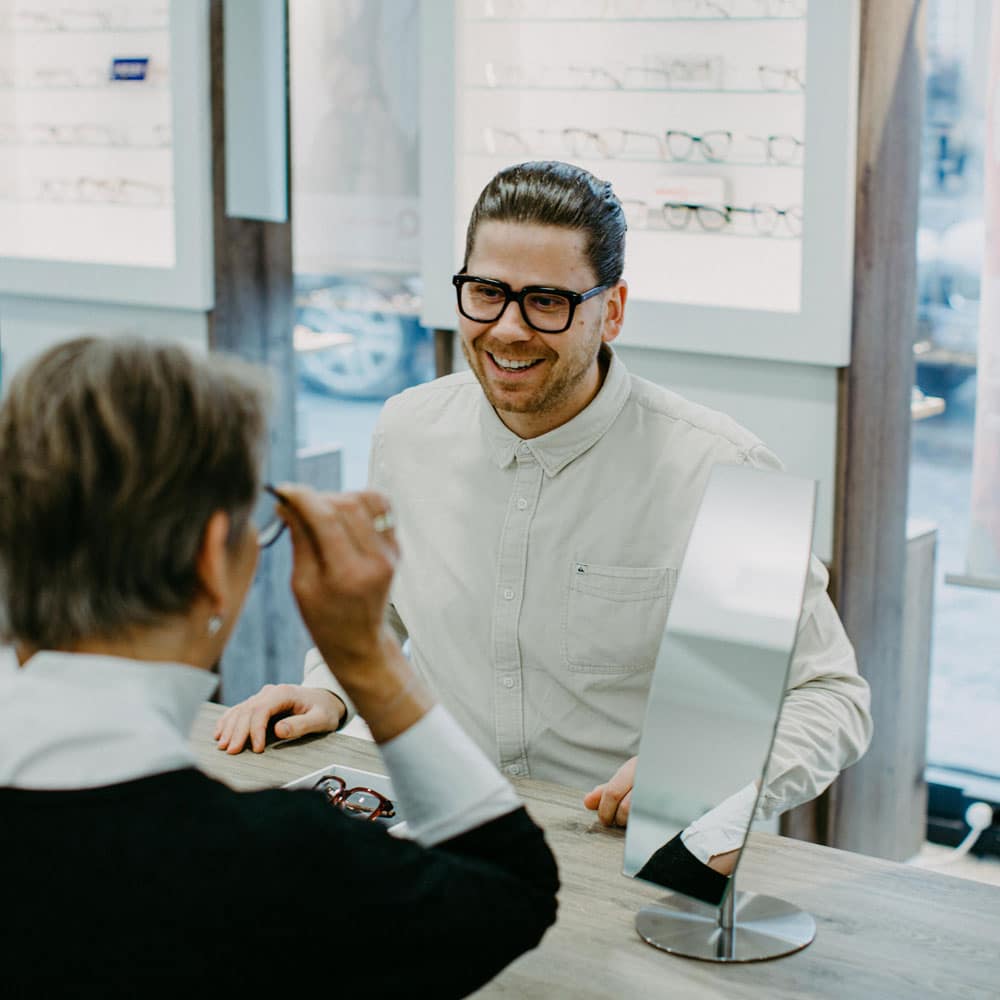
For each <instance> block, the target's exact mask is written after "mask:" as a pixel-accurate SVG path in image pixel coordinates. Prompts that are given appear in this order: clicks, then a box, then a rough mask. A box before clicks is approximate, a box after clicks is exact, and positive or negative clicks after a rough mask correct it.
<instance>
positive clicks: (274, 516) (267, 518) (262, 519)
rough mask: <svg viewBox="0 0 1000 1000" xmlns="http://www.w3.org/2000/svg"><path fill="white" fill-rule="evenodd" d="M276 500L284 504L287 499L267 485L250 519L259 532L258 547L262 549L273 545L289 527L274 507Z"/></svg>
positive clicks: (262, 490)
mask: <svg viewBox="0 0 1000 1000" xmlns="http://www.w3.org/2000/svg"><path fill="white" fill-rule="evenodd" d="M275 500H277V501H278V503H284V500H285V498H284V497H283V496H282V495H281V494H280V493H279V492H278V491H277V490H276V489H275V488H274V487H273V486H272V485H271V484H270V483H265V484H264V486H263V487H262V488H261V491H260V496H259V497H258V498H257V505H256V506H255V507H254V509H253V514H252V515H251V517H250V523H251V524H252V525H253V528H254V531H256V532H257V545H258V547H259V548H261V549H266V548H268V547H269V546H271V545H273V544H274V543H275V542H276V541H277V540H278V539H279V538H280V537H281V533H282V532H283V531H284V530H285V528H286V527H287V525H286V524H285V522H284V521H283V520H282V519H281V518H280V517H279V516H278V513H277V509H276V508H275V506H274V501H275Z"/></svg>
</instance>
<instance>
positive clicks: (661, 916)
mask: <svg viewBox="0 0 1000 1000" xmlns="http://www.w3.org/2000/svg"><path fill="white" fill-rule="evenodd" d="M734 908H735V920H734V924H733V927H732V928H731V929H730V930H728V931H727V930H726V929H725V928H723V927H721V926H720V925H719V912H720V911H719V909H718V908H716V907H714V906H709V905H708V904H706V903H701V902H699V901H698V900H695V899H691V898H690V897H689V896H681V895H679V894H677V895H673V896H668V897H667V898H666V899H663V900H660V901H659V902H657V903H653V904H651V905H649V906H644V907H643V908H642V909H641V910H640V911H639V913H638V914H637V915H636V918H635V929H636V930H637V931H638V932H639V936H640V937H641V938H642V939H643V940H644V941H645V942H646V943H647V944H651V945H652V946H653V947H654V948H659V949H660V950H661V951H668V952H670V953H671V954H672V955H683V956H685V957H686V958H698V959H701V960H703V961H706V962H762V961H765V960H767V959H770V958H780V957H781V956H783V955H790V954H792V952H796V951H799V950H801V949H802V948H805V946H806V945H807V944H809V943H810V942H811V941H812V939H813V938H814V937H815V936H816V921H815V920H813V918H812V917H811V916H810V915H809V914H808V913H806V912H805V911H804V910H800V909H799V908H798V907H797V906H792V904H791V903H786V902H785V901H784V900H783V899H777V898H775V897H774V896H762V895H759V894H758V893H755V892H736V899H735V907H734Z"/></svg>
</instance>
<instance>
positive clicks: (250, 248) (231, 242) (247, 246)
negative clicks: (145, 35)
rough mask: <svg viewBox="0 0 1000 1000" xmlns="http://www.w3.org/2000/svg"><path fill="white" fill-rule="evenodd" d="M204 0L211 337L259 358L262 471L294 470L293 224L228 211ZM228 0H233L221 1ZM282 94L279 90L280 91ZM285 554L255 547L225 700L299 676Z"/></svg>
mask: <svg viewBox="0 0 1000 1000" xmlns="http://www.w3.org/2000/svg"><path fill="white" fill-rule="evenodd" d="M224 2H226V0H211V6H210V17H211V61H212V83H211V87H212V156H213V163H212V181H213V189H214V197H213V200H214V216H213V223H214V243H215V248H214V249H215V308H214V309H213V311H212V312H211V314H210V317H209V346H210V348H211V349H212V350H215V351H229V352H232V353H234V354H238V355H240V356H241V357H243V358H246V359H248V360H250V361H253V362H255V363H257V364H260V365H263V366H265V367H267V368H268V369H269V370H270V371H271V373H272V376H273V384H274V388H275V392H274V403H273V409H272V413H271V425H270V429H269V442H268V446H269V452H268V458H267V471H266V476H267V478H268V479H269V480H271V481H281V480H292V479H294V478H295V477H296V426H295V395H296V373H295V352H294V348H293V345H292V327H293V308H294V306H293V295H292V226H291V219H289V221H288V222H284V223H275V222H260V221H256V220H252V219H238V218H231V217H229V216H227V215H226V211H225V204H226V196H225V195H226V147H225V100H224V98H225V89H224V88H225V83H224V73H223V16H222V14H223V3H224ZM228 2H233V0H228ZM286 100H287V90H286ZM290 570H291V554H290V550H289V548H288V546H287V545H282V544H281V543H280V542H279V544H278V545H276V546H275V547H274V548H273V549H270V550H267V551H266V552H264V553H263V554H262V556H261V561H260V564H259V567H258V570H257V576H256V579H255V580H254V585H253V587H252V589H251V591H250V594H249V595H248V597H247V602H246V605H245V607H244V609H243V613H242V615H241V617H240V620H239V624H238V625H237V627H236V630H235V631H234V633H233V635H232V637H231V638H230V641H229V644H228V646H227V649H226V653H225V656H224V657H223V661H222V665H221V673H222V685H221V688H220V690H219V692H218V694H217V695H216V697H217V699H218V700H220V701H223V702H224V703H225V704H232V703H233V702H235V701H240V700H242V699H243V698H245V697H248V696H249V695H251V694H253V693H255V692H256V691H257V690H258V689H259V688H260V687H261V686H262V685H263V684H265V683H276V682H279V681H288V680H299V679H301V676H302V656H303V655H304V647H305V644H306V642H307V639H306V637H305V633H304V629H303V628H302V625H301V621H300V619H299V616H298V611H297V609H296V607H295V604H294V600H293V598H292V596H291V592H290V589H289V585H288V579H289V574H290Z"/></svg>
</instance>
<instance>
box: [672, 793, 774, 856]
mask: <svg viewBox="0 0 1000 1000" xmlns="http://www.w3.org/2000/svg"><path fill="white" fill-rule="evenodd" d="M756 801H757V786H756V784H754V782H752V781H751V782H750V784H749V785H747V786H746V787H744V788H741V789H740V790H739V791H738V792H735V793H734V794H733V795H730V796H729V798H728V799H723V801H722V802H720V803H719V804H718V805H717V806H715V808H714V809H710V810H709V811H708V812H707V813H705V814H704V815H703V816H701V817H700V818H699V819H696V820H695V821H694V822H693V823H692V824H691V825H690V826H688V827H687V828H686V829H685V830H684V831H683V832H682V833H681V841H682V842H683V844H684V846H685V847H686V848H687V849H688V850H689V851H690V852H691V853H692V854H693V855H694V856H695V857H696V858H697V859H698V860H699V861H700V862H702V864H706V865H707V864H708V862H709V861H710V860H711V859H712V858H713V857H715V855H716V854H725V853H726V852H727V851H735V850H736V849H737V848H739V847H742V846H743V841H744V840H745V839H746V835H747V831H748V830H749V829H750V819H751V816H752V815H753V808H754V803H755V802H756Z"/></svg>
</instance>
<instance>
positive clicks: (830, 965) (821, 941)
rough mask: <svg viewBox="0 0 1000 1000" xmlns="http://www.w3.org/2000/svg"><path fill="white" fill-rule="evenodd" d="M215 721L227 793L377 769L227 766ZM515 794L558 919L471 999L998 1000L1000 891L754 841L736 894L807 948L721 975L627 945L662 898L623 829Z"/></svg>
mask: <svg viewBox="0 0 1000 1000" xmlns="http://www.w3.org/2000/svg"><path fill="white" fill-rule="evenodd" d="M222 711H223V709H222V708H221V707H220V706H218V705H212V704H206V705H205V707H204V709H203V710H202V712H201V714H200V715H199V717H198V720H197V722H196V724H195V727H194V731H193V733H192V742H193V746H194V747H195V750H196V752H197V753H198V756H199V760H200V762H201V765H202V767H203V768H204V770H205V771H207V772H208V773H209V774H212V775H213V776H215V777H217V778H219V779H220V780H222V781H225V782H226V783H227V784H229V785H231V786H232V787H234V788H242V789H250V788H261V787H267V786H274V785H280V784H283V783H285V782H287V781H291V780H292V779H294V778H298V777H301V776H302V775H303V774H306V773H308V772H309V771H313V770H317V769H319V768H321V767H324V766H326V765H327V764H330V763H331V762H335V761H336V762H342V763H343V764H345V765H347V766H349V767H355V768H361V769H364V770H369V771H376V772H379V773H384V772H385V768H384V767H383V765H382V761H381V757H380V756H379V753H378V748H377V747H376V746H375V744H373V743H370V742H368V741H366V740H361V739H356V738H354V737H350V736H343V735H334V734H331V735H328V736H322V737H307V738H306V739H304V740H300V741H298V742H295V743H284V744H281V743H279V744H275V745H274V746H271V747H268V749H267V750H266V751H265V752H264V753H263V754H253V753H250V752H248V751H244V752H243V753H241V754H239V755H237V756H230V755H228V754H225V753H223V752H222V751H220V750H218V749H216V747H215V745H214V743H213V742H212V726H213V723H214V720H215V718H216V717H217V716H218V715H219V714H220V713H221V712H222ZM513 784H514V786H515V788H517V790H518V792H519V793H520V794H521V796H522V798H523V799H524V801H525V805H526V806H527V808H528V811H529V812H530V813H531V815H532V816H533V818H534V819H535V821H536V822H538V823H539V824H540V825H541V826H542V827H543V828H544V829H545V830H546V833H547V836H548V840H549V843H550V845H551V846H552V849H553V851H554V852H555V854H556V857H557V859H558V862H559V868H560V877H561V880H562V889H561V891H560V894H559V918H558V920H557V922H556V924H555V926H554V927H552V928H551V929H550V930H549V931H548V933H547V934H546V936H545V938H543V940H542V943H541V945H540V946H539V947H538V948H537V949H535V950H534V951H532V952H529V953H527V954H525V955H523V956H522V957H521V958H519V959H518V960H517V961H516V962H514V963H513V964H512V965H510V966H509V967H508V968H507V969H506V970H504V972H502V973H501V974H500V975H499V976H497V977H496V978H495V979H494V980H493V981H492V982H491V983H489V984H488V985H487V986H485V987H484V988H483V989H482V990H480V991H479V992H478V993H476V996H477V997H493V996H509V997H517V998H523V1000H534V998H538V1000H543V998H544V1000H551V998H567V1000H568V998H573V1000H590V998H594V1000H597V998H605V997H617V998H622V1000H637V998H644V997H669V998H674V1000H703V998H713V1000H714V998H722V997H725V998H732V1000H742V998H755V1000H783V998H788V1000H792V998H794V1000H803V998H807V997H822V998H826V997H829V998H831V1000H833V998H836V1000H897V998H898V1000H918V998H924V997H942V998H947V1000H959V998H983V1000H985V998H990V1000H997V998H998V997H1000V887H997V886H991V885H985V884H982V883H979V882H971V881H968V880H966V879H959V878H955V877H953V876H950V875H942V874H938V873H935V872H930V871H926V870H923V869H919V868H914V867H911V866H907V865H902V864H897V863H895V862H890V861H882V860H879V859H875V858H868V857H865V856H863V855H859V854H851V853H848V852H845V851H837V850H833V849H831V848H827V847H818V846H816V845H815V844H808V843H805V842H803V841H798V840H792V839H789V838H786V837H777V836H774V835H771V834H766V833H755V834H753V835H752V836H751V838H750V841H749V844H748V847H747V849H746V850H747V853H746V856H745V857H744V859H743V861H742V863H741V867H740V873H739V886H740V888H742V889H749V890H753V891H755V892H763V893H767V894H769V895H774V896H779V897H782V898H784V899H787V900H788V901H789V902H791V903H794V904H796V905H797V906H800V907H802V908H803V909H805V910H808V911H809V912H810V913H811V914H812V915H813V917H814V918H815V920H816V926H817V930H816V939H815V940H814V941H813V943H812V944H811V945H809V946H808V947H807V948H806V949H804V950H803V951H800V952H798V953H796V954H793V955H789V956H787V957H785V958H780V959H774V960H772V961H769V962H756V963H749V964H740V965H718V964H714V963H706V962H699V961H697V960H693V959H686V958H679V957H676V956H673V955H669V954H667V953H665V952H661V951H658V950H657V949H655V948H653V947H651V946H650V945H648V944H646V943H645V942H643V941H642V940H641V939H640V938H639V936H638V935H637V934H636V931H635V927H634V919H635V914H636V913H637V912H638V910H639V909H640V907H642V906H644V905H646V904H647V903H649V902H652V901H655V900H657V899H659V898H662V897H663V896H664V892H663V890H661V889H657V888H656V887H655V886H651V885H646V884H644V883H642V882H637V881H635V880H634V879H630V878H626V877H625V876H624V875H622V874H621V868H622V858H623V850H624V843H625V841H624V832H623V831H621V830H608V829H606V828H604V827H602V826H601V825H600V823H598V822H597V821H596V820H595V819H594V818H593V814H592V813H590V812H588V811H587V810H585V809H584V808H583V806H582V805H581V802H580V799H581V797H582V796H581V794H580V793H579V792H578V791H575V790H569V789H566V788H563V787H561V786H558V785H551V784H548V783H545V782H538V781H532V780H515V781H514V782H513ZM331 860H333V861H334V862H335V860H336V859H331Z"/></svg>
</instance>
